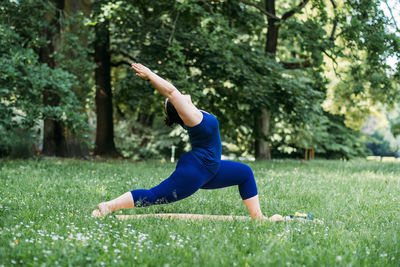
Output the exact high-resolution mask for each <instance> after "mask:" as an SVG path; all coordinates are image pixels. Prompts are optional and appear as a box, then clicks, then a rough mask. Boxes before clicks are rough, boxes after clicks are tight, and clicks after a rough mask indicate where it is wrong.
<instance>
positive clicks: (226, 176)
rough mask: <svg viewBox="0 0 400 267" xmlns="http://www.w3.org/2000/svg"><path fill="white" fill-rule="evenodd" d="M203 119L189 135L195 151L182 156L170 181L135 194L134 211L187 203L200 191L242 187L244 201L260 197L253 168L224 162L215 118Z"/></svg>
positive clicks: (206, 114) (188, 129)
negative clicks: (184, 201)
mask: <svg viewBox="0 0 400 267" xmlns="http://www.w3.org/2000/svg"><path fill="white" fill-rule="evenodd" d="M201 112H202V114H203V119H202V121H201V122H200V124H198V125H196V126H194V127H188V126H184V128H185V129H186V130H187V131H188V134H189V138H190V143H191V144H192V151H190V152H188V153H185V154H183V155H182V156H181V157H180V159H179V161H178V164H177V165H176V169H175V171H174V172H173V173H172V174H171V176H170V177H169V178H167V179H166V180H164V181H163V182H161V183H160V184H159V185H157V186H155V187H153V188H151V189H136V190H132V191H131V194H132V197H133V201H134V204H135V207H144V206H151V205H156V204H165V203H171V202H175V201H178V200H181V199H184V198H186V197H188V196H190V195H192V194H194V193H195V192H196V191H197V190H199V189H216V188H222V187H228V186H233V185H238V186H239V193H240V195H241V197H242V199H243V200H244V199H248V198H251V197H254V196H256V195H257V186H256V182H255V180H254V175H253V172H252V170H251V168H250V167H249V166H247V165H245V164H243V163H239V162H233V161H226V160H221V137H220V134H219V124H218V120H217V118H216V117H215V116H213V115H211V114H209V113H207V112H204V111H201Z"/></svg>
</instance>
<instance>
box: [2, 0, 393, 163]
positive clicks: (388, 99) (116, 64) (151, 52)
mask: <svg viewBox="0 0 400 267" xmlns="http://www.w3.org/2000/svg"><path fill="white" fill-rule="evenodd" d="M394 24H395V22H394V21H393V18H391V17H387V16H386V15H385V14H384V13H383V11H382V9H381V7H380V1H376V0H362V1H337V0H329V1H328V0H297V1H289V2H287V1H286V2H285V1H278V0H263V1H256V0H248V1H247V0H225V1H223V0H221V1H218V0H213V1H211V0H203V1H194V0H180V1H153V0H150V1H144V0H138V1H116V0H113V1H106V0H95V1H74V0H69V1H68V0H58V1H55V0H54V1H38V0H27V1H11V0H7V1H5V3H4V4H3V5H2V6H1V8H0V35H1V37H2V38H1V40H0V44H1V46H0V52H1V53H0V64H1V66H2V68H1V70H0V71H1V77H0V90H1V91H0V93H1V95H0V96H1V103H0V109H1V112H0V114H1V115H0V129H1V131H4V132H12V131H15V130H16V129H24V131H25V132H32V133H37V131H38V127H39V129H40V127H42V126H40V121H41V120H44V122H45V123H44V126H43V127H44V128H43V129H42V130H41V131H42V134H43V131H44V132H47V133H52V134H47V135H46V134H45V135H44V137H43V141H42V143H44V144H46V141H45V140H50V141H51V138H53V139H55V140H56V139H57V138H60V137H62V138H65V140H66V141H65V142H66V143H67V144H68V140H69V139H71V138H72V139H74V140H75V139H79V140H80V142H82V141H85V142H84V143H86V145H88V146H89V147H92V148H93V149H94V151H95V153H96V154H99V155H102V154H104V155H119V154H120V155H123V156H127V157H135V158H138V159H139V158H148V157H164V156H165V155H168V150H169V148H170V147H171V146H172V145H176V146H178V152H182V151H183V150H184V149H185V144H184V142H183V141H182V140H185V134H184V131H182V129H179V128H173V129H169V128H166V127H164V126H163V125H162V124H163V99H162V96H161V95H159V94H158V93H156V92H155V90H154V88H152V87H151V85H150V84H149V83H147V82H146V81H143V80H140V79H137V78H136V77H135V75H134V73H133V72H132V71H131V70H130V68H129V65H130V63H131V62H132V61H138V62H141V63H143V64H145V65H146V66H148V67H149V68H151V69H152V70H153V71H155V72H156V73H158V74H159V75H161V76H162V77H165V78H167V79H168V80H170V81H171V82H173V84H174V85H175V86H176V87H177V88H178V89H180V90H181V91H182V92H184V93H188V94H190V95H191V96H192V99H193V100H194V102H195V104H196V105H197V106H198V107H200V108H201V109H204V110H207V111H209V112H211V113H213V114H215V115H216V116H217V117H218V119H219V120H220V127H221V134H222V137H223V138H222V139H223V141H224V142H223V149H224V154H235V155H238V156H239V155H247V156H249V155H255V156H256V157H262V156H263V155H266V154H265V153H266V151H271V154H272V156H275V157H282V156H295V157H299V156H301V155H302V153H303V151H304V149H306V148H310V147H312V148H314V149H315V151H316V153H317V154H319V155H321V156H325V157H330V158H332V157H345V158H351V157H357V156H360V155H363V154H364V153H365V152H366V149H365V148H366V147H365V145H364V143H365V140H364V139H363V138H365V137H363V136H362V134H361V133H360V132H359V130H360V129H361V128H362V126H363V125H364V124H365V122H366V121H367V118H368V117H369V116H370V115H371V111H373V110H375V107H377V106H378V105H384V106H386V107H387V108H388V109H390V108H393V107H395V104H396V103H399V98H400V87H399V78H400V67H399V66H398V65H397V66H396V68H395V69H392V67H391V66H389V65H388V64H387V59H388V58H389V57H399V53H400V34H399V32H393V31H390V30H388V27H389V26H390V25H392V26H394ZM94 121H96V122H97V124H96V125H95V123H94ZM50 123H52V124H50ZM46 125H47V126H46ZM49 125H50V126H49ZM51 125H53V126H51ZM57 125H58V126H57ZM46 127H47V128H46ZM397 128H398V127H397V126H396V123H395V122H394V124H393V126H392V127H391V128H390V129H391V131H393V133H396V131H397ZM57 129H58V130H57ZM26 130H29V131H26ZM96 130H97V133H96ZM60 131H61V133H62V134H60V133H59V132H60ZM105 133H107V134H105ZM57 136H58V137H57ZM94 136H96V140H94ZM56 137H57V138H56ZM182 137H183V139H182ZM46 138H47V139H46ZM3 139H4V140H0V141H1V143H2V144H0V146H1V149H2V151H3V154H4V153H5V154H7V151H9V145H10V143H12V140H6V139H7V138H3ZM50 141H49V142H47V143H49V144H51V142H50ZM54 142H55V144H58V143H57V142H56V141H54ZM54 142H53V143H54ZM114 142H115V145H114ZM93 146H94V147H93ZM67 147H68V146H67ZM260 149H261V150H262V149H266V150H265V151H264V152H262V151H261V150H260ZM116 151H118V153H116ZM263 153H264V154H263ZM268 153H269V152H268ZM63 155H64V156H66V155H68V149H67V152H65V153H64V154H63Z"/></svg>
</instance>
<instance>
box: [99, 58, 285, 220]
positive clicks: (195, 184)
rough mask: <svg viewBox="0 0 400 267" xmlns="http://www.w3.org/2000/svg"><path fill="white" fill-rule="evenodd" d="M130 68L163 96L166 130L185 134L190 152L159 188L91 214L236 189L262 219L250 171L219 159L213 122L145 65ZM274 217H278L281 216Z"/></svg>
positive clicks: (128, 196)
mask: <svg viewBox="0 0 400 267" xmlns="http://www.w3.org/2000/svg"><path fill="white" fill-rule="evenodd" d="M132 69H133V70H134V71H135V72H136V75H137V76H139V77H140V78H143V79H147V80H149V81H150V82H151V84H152V85H153V86H154V87H155V88H156V89H157V90H158V92H160V93H161V94H162V95H163V96H164V97H166V101H165V112H166V116H167V117H166V120H165V122H166V124H167V125H168V126H171V125H173V124H174V123H178V124H180V125H181V126H182V127H183V128H185V130H187V132H188V134H189V137H190V142H191V144H192V151H190V152H188V153H185V154H184V155H182V156H181V158H180V159H179V161H178V164H177V166H176V169H175V171H174V172H173V173H172V174H171V176H170V177H169V178H168V179H166V180H164V181H163V182H162V183H160V184H159V185H157V186H155V187H153V188H151V189H149V190H146V189H137V190H133V191H131V192H127V193H125V194H123V195H121V196H120V197H118V198H116V199H113V200H111V201H108V202H102V203H100V204H99V205H98V209H96V210H94V211H93V213H92V214H93V216H96V217H102V216H105V215H107V214H109V213H111V212H113V211H115V210H119V209H125V208H133V207H143V206H150V205H156V204H164V203H171V202H174V201H178V200H181V199H184V198H186V197H188V196H190V195H192V194H193V193H195V192H196V191H197V190H199V189H216V188H222V187H227V186H233V185H238V187H239V192H240V195H241V197H242V199H243V202H244V204H245V205H246V207H247V209H248V210H249V212H250V215H251V217H252V218H255V219H266V218H265V217H264V216H263V214H262V212H261V210H260V203H259V199H258V194H257V186H256V182H255V180H254V176H253V172H252V170H251V169H250V167H249V166H247V165H245V164H242V163H239V162H233V161H225V160H221V139H220V134H219V125H218V120H217V118H216V117H214V116H213V115H211V114H209V113H207V112H205V111H202V110H199V109H197V108H196V107H195V106H194V105H193V103H192V101H191V99H190V96H189V95H183V94H181V93H180V92H179V91H178V90H177V89H176V88H175V87H174V86H173V85H172V84H171V83H169V82H167V81H166V80H164V79H162V78H161V77H159V76H158V75H157V74H155V73H153V72H152V71H151V70H150V69H148V68H147V67H145V66H143V65H141V64H137V63H132ZM279 216H280V215H279ZM279 216H278V219H279V218H281V217H279ZM182 217H185V216H184V215H182ZM271 220H274V221H275V220H277V216H275V215H274V216H273V217H271Z"/></svg>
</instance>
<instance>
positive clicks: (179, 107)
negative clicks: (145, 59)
mask: <svg viewBox="0 0 400 267" xmlns="http://www.w3.org/2000/svg"><path fill="white" fill-rule="evenodd" d="M132 69H133V70H134V71H135V72H136V75H137V76H139V77H140V78H143V79H147V80H149V81H150V82H151V84H152V85H153V86H154V88H156V89H157V91H158V92H160V94H161V95H163V96H164V97H166V98H169V100H170V101H171V103H172V104H173V105H174V107H175V109H176V111H177V112H178V114H179V117H181V119H182V121H183V123H184V124H185V125H186V126H189V127H193V126H196V125H197V124H199V123H200V122H201V120H202V119H203V114H202V113H201V112H200V110H198V109H197V108H196V107H195V106H194V105H193V103H192V101H191V100H190V97H187V96H185V95H182V94H181V92H179V90H178V89H176V88H175V86H174V85H173V84H171V83H170V82H168V81H166V80H164V79H163V78H161V77H160V76H158V75H157V74H155V73H154V72H152V71H151V70H150V69H149V68H147V67H145V66H143V65H142V64H139V63H132Z"/></svg>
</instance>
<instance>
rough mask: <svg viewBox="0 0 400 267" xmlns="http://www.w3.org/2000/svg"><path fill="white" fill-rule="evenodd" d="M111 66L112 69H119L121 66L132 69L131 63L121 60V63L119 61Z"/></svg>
mask: <svg viewBox="0 0 400 267" xmlns="http://www.w3.org/2000/svg"><path fill="white" fill-rule="evenodd" d="M110 65H111V66H112V67H119V66H121V65H128V66H129V67H130V66H131V63H129V62H128V61H125V60H121V61H118V62H111V63H110Z"/></svg>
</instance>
